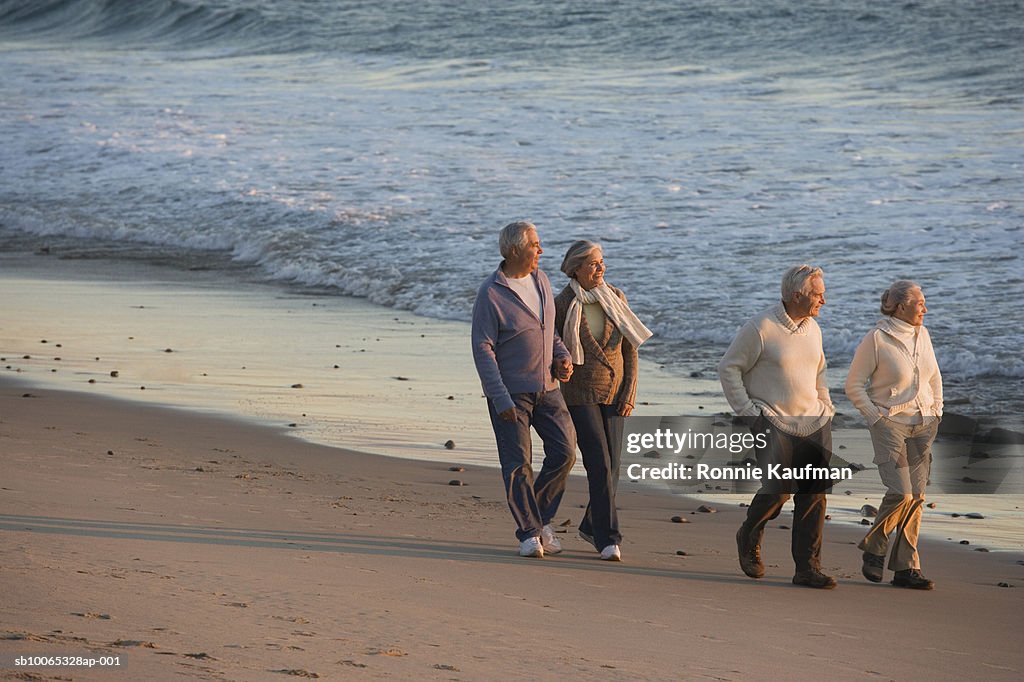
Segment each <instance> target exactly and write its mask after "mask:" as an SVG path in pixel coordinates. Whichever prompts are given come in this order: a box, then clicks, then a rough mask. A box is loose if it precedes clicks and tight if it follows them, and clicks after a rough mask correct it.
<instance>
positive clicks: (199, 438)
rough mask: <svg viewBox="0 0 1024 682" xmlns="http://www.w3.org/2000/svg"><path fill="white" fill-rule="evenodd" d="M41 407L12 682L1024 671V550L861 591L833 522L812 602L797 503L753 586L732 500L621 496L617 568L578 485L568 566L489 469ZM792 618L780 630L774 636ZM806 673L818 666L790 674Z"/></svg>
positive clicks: (10, 556) (12, 466)
mask: <svg viewBox="0 0 1024 682" xmlns="http://www.w3.org/2000/svg"><path fill="white" fill-rule="evenodd" d="M24 393H25V391H24V390H23V388H21V387H18V386H16V385H14V384H12V383H11V382H9V381H4V380H0V414H2V415H3V416H2V418H0V443H2V445H3V451H4V472H5V473H4V480H3V483H2V485H0V532H2V533H3V536H4V540H5V541H4V543H3V544H2V545H0V592H2V596H3V599H0V620H2V621H3V622H4V626H3V628H2V633H0V654H2V655H3V656H4V657H5V658H4V659H3V660H4V664H3V665H2V666H0V674H2V675H3V676H4V678H7V679H18V678H17V677H15V675H17V674H18V671H15V670H14V669H13V668H11V667H10V664H9V663H8V661H7V658H8V657H12V656H14V655H94V656H112V655H120V656H122V657H123V658H125V659H126V665H125V667H124V669H123V670H119V671H112V670H110V669H104V670H99V669H97V668H93V669H92V670H85V669H74V670H71V669H68V668H64V669H49V670H44V669H40V668H34V669H31V671H32V672H34V673H37V674H38V673H43V674H46V675H60V676H64V677H65V678H66V677H69V676H70V677H72V678H73V679H97V680H107V679H141V678H148V679H160V678H164V677H167V676H168V675H170V674H172V673H178V674H186V675H189V676H192V677H198V678H201V679H217V680H221V679H246V680H253V679H259V680H262V679H267V680H273V679H281V675H282V674H286V673H287V674H291V675H302V676H305V677H312V676H313V675H316V676H319V677H321V678H326V679H352V678H360V679H386V678H391V677H394V676H397V675H415V676H417V677H422V678H425V679H481V678H486V677H496V676H497V677H507V676H515V675H518V674H522V671H523V665H524V661H523V660H522V649H523V647H524V646H526V647H528V648H529V649H530V651H531V652H532V656H531V661H532V663H531V665H530V666H528V667H529V668H530V670H531V671H532V673H531V674H534V675H535V676H538V677H541V678H546V679H556V678H566V677H569V678H572V677H577V678H578V677H580V676H585V677H590V678H593V679H610V680H614V679H630V680H632V679H667V678H678V677H679V676H685V677H690V678H693V677H714V678H716V679H750V678H756V677H762V676H763V675H764V674H765V672H766V671H770V670H782V669H787V670H790V671H791V676H792V677H793V678H794V679H820V678H821V677H822V676H823V675H824V676H826V677H829V678H830V679H863V677H864V676H879V675H881V676H884V677H888V678H891V679H907V678H920V677H929V678H930V679H955V678H957V677H958V676H962V675H963V674H964V673H965V672H969V671H974V672H982V673H984V674H985V675H986V677H988V678H990V679H1017V678H1019V676H1020V674H1021V672H1022V671H1024V655H1022V654H1021V653H1020V651H1019V647H1017V646H1016V640H1017V632H1018V629H1019V618H1018V614H1019V611H1020V608H1021V606H1022V605H1024V603H1022V600H1024V591H1022V590H1021V589H1019V588H1020V587H1024V553H1019V552H1017V553H1014V552H992V553H981V552H974V551H971V550H970V549H968V548H964V547H959V546H956V545H950V544H948V543H943V542H939V541H934V540H930V539H927V540H924V541H923V543H922V557H923V560H924V562H925V570H926V571H927V573H926V574H927V575H928V576H929V577H931V578H932V579H933V580H935V581H936V584H937V588H936V590H935V591H933V592H928V593H918V592H915V591H912V590H901V589H897V588H893V587H890V586H889V585H888V584H886V583H883V584H881V585H875V584H871V583H868V582H867V581H865V580H864V579H863V578H861V577H860V575H859V568H860V553H859V552H858V551H857V550H856V548H855V547H854V546H853V544H854V543H855V542H856V540H857V539H858V537H859V534H860V533H861V531H860V529H858V528H855V527H854V526H852V525H849V524H842V523H835V522H829V525H827V526H826V531H825V547H824V550H823V557H822V558H823V563H824V566H823V568H824V570H825V571H826V572H830V573H832V574H833V575H835V576H836V577H837V579H838V580H839V583H840V584H839V588H838V589H836V590H833V591H828V592H821V591H818V590H808V589H806V588H800V587H795V586H793V585H791V584H790V577H791V575H792V562H791V559H790V558H789V556H788V548H789V531H788V529H787V525H788V524H789V518H788V517H789V514H788V512H787V513H786V514H784V516H783V517H780V518H779V519H778V520H777V521H776V522H772V523H771V524H769V527H768V529H767V535H766V540H765V563H766V568H767V575H766V577H765V578H764V579H762V580H750V579H749V578H746V577H745V576H743V575H742V574H741V573H740V571H739V568H738V566H737V565H736V557H735V543H734V539H733V535H734V533H735V527H736V526H737V525H738V523H739V521H740V520H741V513H742V510H741V509H740V508H739V507H738V506H736V505H728V506H727V505H725V504H721V503H720V504H716V505H714V506H716V507H717V508H718V513H701V512H699V511H698V509H699V507H700V505H699V503H698V502H697V501H696V500H694V499H692V498H688V497H682V496H674V495H668V494H662V493H658V492H656V491H650V490H643V489H639V488H637V487H635V486H628V485H624V486H622V487H620V505H619V506H620V509H621V512H620V517H621V519H622V526H623V532H624V535H625V539H624V542H623V562H622V563H620V564H609V563H608V562H602V561H600V560H599V559H598V556H597V554H596V553H595V552H593V551H592V550H591V549H590V548H589V547H587V546H586V545H585V544H584V543H583V542H582V541H580V540H578V539H577V538H576V537H575V528H576V525H575V524H576V523H577V522H578V520H579V515H580V514H581V513H582V509H581V508H582V506H583V505H584V503H585V501H586V483H585V481H584V480H583V479H582V478H581V477H572V478H571V480H570V482H569V487H568V490H567V493H566V497H565V499H564V501H563V503H562V506H561V509H560V511H559V514H558V516H557V520H558V523H559V524H562V523H567V524H568V525H565V526H561V525H559V526H558V529H559V531H564V534H562V535H561V536H560V537H561V538H562V541H563V544H564V546H565V551H564V552H563V553H562V554H560V555H557V556H550V557H546V558H545V559H543V560H529V559H522V558H520V557H518V556H517V553H516V549H517V543H516V542H515V536H514V533H513V531H514V524H513V522H512V519H511V517H510V516H509V513H508V510H507V509H506V507H505V504H504V502H503V493H502V487H501V482H500V476H499V475H498V473H497V472H496V471H495V470H494V469H491V468H487V467H480V466H464V467H463V470H462V471H460V472H458V473H452V472H450V471H449V470H448V466H446V465H445V464H442V463H437V462H431V461H427V460H410V459H402V458H393V457H381V456H379V455H369V454H364V453H359V452H353V451H349V450H345V449H341V448H330V447H326V446H320V445H315V444H312V443H307V442H304V441H301V440H297V439H294V438H291V437H290V436H289V435H288V433H287V431H285V430H283V429H280V428H279V429H274V428H270V427H266V426H260V425H255V424H252V423H246V422H243V421H240V420H229V419H224V418H222V417H219V416H212V415H207V414H200V413H196V412H192V411H186V410H176V409H169V408H166V407H158V406H152V405H142V404H138V403H132V402H126V401H122V400H116V399H105V398H99V397H96V396H87V395H82V394H78V393H74V392H66V391H56V390H51V389H46V388H43V389H34V390H32V391H30V393H31V395H32V396H33V397H31V398H25V397H23V395H24ZM453 477H458V479H459V480H461V481H462V483H463V484H464V485H461V486H453V485H449V481H450V480H451V479H452V478H453ZM673 516H680V517H681V518H684V519H685V520H686V521H688V522H687V523H682V524H679V523H674V522H672V521H671V517H673ZM680 552H682V554H680ZM889 577H891V573H888V572H887V575H886V578H887V579H888V578H889ZM1000 583H1004V584H1008V585H1015V586H1017V587H1018V589H1012V588H1002V587H999V586H998V585H999V584H1000ZM780 613H787V614H789V615H788V616H786V617H785V619H784V620H785V627H783V628H773V627H770V626H769V624H770V623H773V622H777V621H778V618H779V615H778V614H780ZM949 613H957V614H960V617H958V618H949V617H948V616H949ZM511 632H516V633H519V634H517V636H516V637H510V636H509V633H511ZM794 657H800V658H801V659H810V660H812V661H813V665H812V666H810V668H809V669H808V670H805V671H803V672H801V671H800V670H799V669H797V670H795V671H794V670H793V668H792V661H793V660H794ZM882 662H884V663H882ZM28 671H29V669H24V670H22V671H20V672H28Z"/></svg>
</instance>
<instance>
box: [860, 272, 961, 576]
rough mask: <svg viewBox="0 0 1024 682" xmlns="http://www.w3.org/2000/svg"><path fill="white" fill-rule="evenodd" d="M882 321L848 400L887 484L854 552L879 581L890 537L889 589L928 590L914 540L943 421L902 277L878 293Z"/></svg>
mask: <svg viewBox="0 0 1024 682" xmlns="http://www.w3.org/2000/svg"><path fill="white" fill-rule="evenodd" d="M881 311H882V315H884V317H882V319H881V320H879V321H878V324H877V325H876V326H875V328H874V329H872V330H871V331H870V332H868V334H867V336H865V337H864V340H863V341H861V343H860V345H859V346H857V351H856V352H855V353H854V356H853V362H852V363H851V365H850V373H849V374H848V375H847V378H846V396H847V397H848V398H849V399H850V402H852V403H853V404H854V406H855V407H856V408H857V409H858V410H859V411H860V413H861V414H862V415H864V418H865V419H866V420H867V422H868V427H869V429H870V431H871V443H872V445H873V446H874V451H875V464H877V465H878V474H879V476H881V478H882V483H883V484H885V486H886V493H885V496H884V497H883V498H882V503H881V505H879V508H878V514H877V515H876V517H875V523H874V525H873V526H872V527H871V530H869V531H868V533H867V535H865V536H864V539H863V540H862V541H861V543H860V545H858V547H859V548H860V549H861V550H863V551H864V554H863V562H864V563H863V566H862V569H861V572H862V573H863V574H864V577H865V578H867V579H868V580H870V581H871V582H875V583H877V582H881V581H882V577H883V567H884V564H885V555H886V552H887V550H889V536H890V535H891V534H893V532H894V531H895V542H894V543H893V546H892V549H891V551H890V552H889V569H890V570H892V571H895V576H894V577H893V580H892V584H893V585H895V586H896V587H907V588H910V589H917V590H930V589H932V587H933V583H932V581H931V580H929V579H928V578H925V577H924V575H922V573H921V559H920V557H919V556H918V552H917V538H918V534H919V532H920V529H921V511H922V510H921V506H922V505H923V504H924V491H925V486H927V485H928V475H929V473H930V472H931V460H932V457H931V447H932V441H933V440H935V434H936V432H937V431H938V427H939V420H940V419H941V418H942V375H941V374H940V373H939V365H938V363H937V362H936V361H935V351H934V350H933V349H932V341H931V337H930V336H929V334H928V330H927V329H926V328H925V326H924V324H923V323H924V314H925V313H926V312H928V308H926V307H925V303H924V293H922V291H921V287H920V286H918V285H917V284H916V283H914V282H911V281H909V280H905V279H901V280H898V281H896V282H893V284H892V286H890V287H889V288H888V289H886V290H885V292H883V293H882V305H881Z"/></svg>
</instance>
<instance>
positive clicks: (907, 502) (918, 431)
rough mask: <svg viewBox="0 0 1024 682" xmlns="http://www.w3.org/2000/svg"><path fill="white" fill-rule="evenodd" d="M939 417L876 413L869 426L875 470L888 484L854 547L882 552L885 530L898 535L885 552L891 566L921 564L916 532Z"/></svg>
mask: <svg viewBox="0 0 1024 682" xmlns="http://www.w3.org/2000/svg"><path fill="white" fill-rule="evenodd" d="M938 428H939V420H938V419H931V420H930V421H928V422H925V423H924V424H901V423H899V422H894V421H890V420H888V419H879V420H878V421H877V422H875V423H874V425H872V426H871V427H870V429H871V444H872V445H873V446H874V449H875V463H877V464H878V475H879V476H880V477H881V479H882V483H883V484H884V485H885V487H886V493H885V496H884V497H883V498H882V503H881V504H880V505H879V507H878V515H877V516H876V517H875V523H874V525H873V526H871V530H869V531H868V533H867V535H865V536H864V539H863V540H861V542H860V544H859V545H858V547H860V549H862V550H863V551H865V552H869V553H871V554H877V555H879V556H885V555H886V553H887V550H888V547H889V536H890V535H892V533H893V531H896V539H895V542H894V544H893V547H892V552H891V553H890V554H889V570H891V571H903V570H906V569H908V568H916V569H919V568H921V558H920V556H919V555H918V553H917V538H918V535H919V534H920V532H921V507H922V506H923V505H924V489H925V487H926V486H927V485H928V476H929V474H930V473H931V463H932V441H933V440H935V434H936V432H937V431H938Z"/></svg>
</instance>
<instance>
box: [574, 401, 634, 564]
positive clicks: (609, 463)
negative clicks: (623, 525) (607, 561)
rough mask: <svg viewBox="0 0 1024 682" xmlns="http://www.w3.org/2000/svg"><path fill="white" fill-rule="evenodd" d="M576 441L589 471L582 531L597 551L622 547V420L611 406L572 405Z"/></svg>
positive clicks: (584, 465)
mask: <svg viewBox="0 0 1024 682" xmlns="http://www.w3.org/2000/svg"><path fill="white" fill-rule="evenodd" d="M569 414H571V415H572V423H573V424H574V425H575V426H576V438H577V441H578V442H579V446H580V452H581V453H582V454H583V467H584V468H585V469H586V470H587V485H588V487H589V488H590V502H589V504H587V511H586V512H584V514H583V520H582V521H580V531H582V532H583V533H585V534H587V535H590V536H592V537H593V538H594V547H595V548H596V549H598V550H601V549H604V548H605V547H607V546H608V545H618V544H622V534H621V533H619V517H618V513H617V512H616V511H615V491H616V489H617V488H618V487H619V462H620V460H621V457H622V452H621V449H620V447H619V446H620V442H621V440H622V418H621V417H619V416H618V414H617V413H616V409H615V407H614V406H612V405H570V406H569Z"/></svg>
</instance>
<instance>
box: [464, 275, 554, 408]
mask: <svg viewBox="0 0 1024 682" xmlns="http://www.w3.org/2000/svg"><path fill="white" fill-rule="evenodd" d="M502 265H504V262H503V263H502ZM531 276H532V277H533V279H534V281H535V282H536V283H537V288H538V291H540V300H541V317H540V318H538V317H537V316H536V315H534V314H533V311H532V310H530V309H529V308H528V307H527V305H526V304H525V303H524V302H523V299H521V298H519V295H518V294H516V293H515V292H514V291H512V288H511V287H510V286H509V285H508V279H507V278H506V277H505V273H504V272H502V270H501V267H500V266H499V267H498V269H497V270H495V271H494V274H493V275H491V276H490V277H488V278H487V279H485V280H484V282H483V284H481V285H480V289H479V291H477V294H476V303H474V304H473V333H472V337H473V362H474V363H475V364H476V371H477V374H479V375H480V383H481V385H482V386H483V389H484V395H486V396H487V398H488V400H490V401H491V402H492V403H494V409H495V410H496V411H497V412H498V413H501V412H504V411H505V410H507V409H509V408H510V407H514V403H513V402H512V394H513V393H541V392H543V391H550V390H552V389H555V388H558V380H557V379H556V378H555V377H554V376H553V375H552V372H551V366H552V364H553V363H554V360H555V359H559V360H561V359H563V358H564V359H568V358H569V357H570V356H569V351H568V350H566V348H565V345H564V344H563V343H562V339H561V337H559V336H558V334H557V333H556V332H555V297H554V295H552V293H551V282H549V281H548V276H547V275H545V274H544V273H543V272H542V271H541V270H539V269H538V270H536V271H535V272H533V273H532V275H531Z"/></svg>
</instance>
